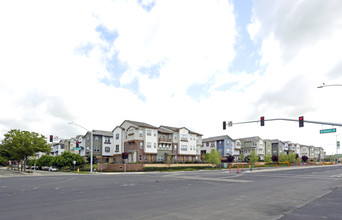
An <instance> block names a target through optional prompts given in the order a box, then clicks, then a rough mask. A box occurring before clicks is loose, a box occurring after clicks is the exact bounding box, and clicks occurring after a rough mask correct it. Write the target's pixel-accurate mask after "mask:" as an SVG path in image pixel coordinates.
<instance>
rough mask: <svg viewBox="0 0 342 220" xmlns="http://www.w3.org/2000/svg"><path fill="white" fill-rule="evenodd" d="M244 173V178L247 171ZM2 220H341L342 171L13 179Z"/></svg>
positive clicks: (0, 190) (1, 178) (0, 192)
mask: <svg viewBox="0 0 342 220" xmlns="http://www.w3.org/2000/svg"><path fill="white" fill-rule="evenodd" d="M240 171H241V170H240ZM4 172H7V171H4V170H0V219H1V220H6V219H339V220H340V219H342V209H341V208H340V206H341V204H342V188H341V187H342V166H340V165H339V166H323V167H322V166H321V167H310V168H306V167H305V168H304V167H301V168H300V169H298V168H297V169H286V168H282V169H279V168H278V169H276V170H275V169H264V170H261V171H260V172H258V171H253V172H246V169H245V172H242V173H241V172H240V173H239V174H237V173H236V170H233V171H232V172H231V173H229V172H228V171H227V170H222V171H196V172H172V173H126V174H124V173H121V174H114V173H111V174H99V173H98V174H93V175H85V174H63V175H60V173H53V174H52V173H49V172H45V173H46V174H49V175H44V173H40V174H38V175H25V176H15V177H14V176H8V175H5V174H4Z"/></svg>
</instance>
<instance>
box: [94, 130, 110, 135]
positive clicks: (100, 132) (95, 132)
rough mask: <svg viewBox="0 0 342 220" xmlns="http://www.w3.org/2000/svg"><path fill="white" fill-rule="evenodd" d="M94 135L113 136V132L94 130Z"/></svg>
mask: <svg viewBox="0 0 342 220" xmlns="http://www.w3.org/2000/svg"><path fill="white" fill-rule="evenodd" d="M93 135H102V136H113V133H112V132H111V131H101V130H93Z"/></svg>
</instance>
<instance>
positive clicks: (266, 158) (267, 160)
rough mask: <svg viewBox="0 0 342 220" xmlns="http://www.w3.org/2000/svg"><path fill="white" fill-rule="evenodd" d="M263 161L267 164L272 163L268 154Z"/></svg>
mask: <svg viewBox="0 0 342 220" xmlns="http://www.w3.org/2000/svg"><path fill="white" fill-rule="evenodd" d="M264 161H265V162H267V163H272V156H271V154H270V153H267V154H266V155H265V158H264Z"/></svg>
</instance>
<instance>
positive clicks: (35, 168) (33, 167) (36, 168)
mask: <svg viewBox="0 0 342 220" xmlns="http://www.w3.org/2000/svg"><path fill="white" fill-rule="evenodd" d="M31 169H32V170H38V169H39V167H38V166H32V167H31Z"/></svg>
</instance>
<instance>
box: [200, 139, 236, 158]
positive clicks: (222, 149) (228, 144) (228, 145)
mask: <svg viewBox="0 0 342 220" xmlns="http://www.w3.org/2000/svg"><path fill="white" fill-rule="evenodd" d="M239 143H241V142H237V143H236V142H235V141H234V140H233V139H232V138H231V137H229V136H228V135H223V136H216V137H209V138H204V139H203V140H202V147H201V154H206V153H210V151H211V150H212V149H215V150H217V151H218V152H219V153H220V154H221V156H222V157H227V156H230V155H231V156H234V161H237V160H238V158H239V155H240V149H241V144H239Z"/></svg>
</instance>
